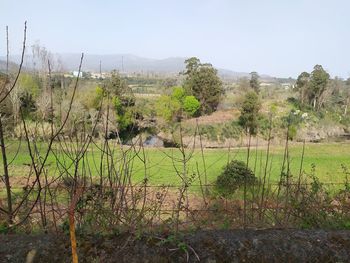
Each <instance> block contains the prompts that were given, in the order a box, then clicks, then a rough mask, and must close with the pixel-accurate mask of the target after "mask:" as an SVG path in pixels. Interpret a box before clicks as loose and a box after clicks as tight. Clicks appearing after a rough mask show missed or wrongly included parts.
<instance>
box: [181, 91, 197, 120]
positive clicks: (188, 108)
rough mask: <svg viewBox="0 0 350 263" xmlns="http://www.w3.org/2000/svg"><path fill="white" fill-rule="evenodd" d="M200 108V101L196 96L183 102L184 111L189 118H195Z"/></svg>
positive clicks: (188, 97)
mask: <svg viewBox="0 0 350 263" xmlns="http://www.w3.org/2000/svg"><path fill="white" fill-rule="evenodd" d="M199 108H200V103H199V101H198V100H197V99H196V98H195V97H194V96H186V97H185V98H184V100H183V109H184V111H185V112H186V113H187V114H188V115H189V116H194V115H195V114H196V112H197V111H198V110H199Z"/></svg>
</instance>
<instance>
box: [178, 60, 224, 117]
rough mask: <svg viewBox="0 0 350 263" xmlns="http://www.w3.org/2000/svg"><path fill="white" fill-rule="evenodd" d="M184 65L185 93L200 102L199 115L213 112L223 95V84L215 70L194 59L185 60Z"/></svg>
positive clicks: (209, 65)
mask: <svg viewBox="0 0 350 263" xmlns="http://www.w3.org/2000/svg"><path fill="white" fill-rule="evenodd" d="M185 64H186V71H185V72H184V75H185V76H186V79H185V83H184V87H185V90H186V93H187V94H189V95H193V96H194V97H196V99H197V100H198V101H199V102H200V110H199V112H200V114H210V113H212V112H214V111H215V110H216V109H217V107H218V105H219V103H220V102H221V100H222V96H223V94H224V88H223V84H222V82H221V80H220V78H219V77H218V75H217V70H216V69H215V68H213V66H212V65H211V64H202V63H201V62H200V60H199V59H198V58H196V57H192V58H189V59H187V60H186V61H185Z"/></svg>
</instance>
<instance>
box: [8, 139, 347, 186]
mask: <svg viewBox="0 0 350 263" xmlns="http://www.w3.org/2000/svg"><path fill="white" fill-rule="evenodd" d="M40 147H42V149H40ZM40 147H39V148H38V151H41V152H44V149H46V148H45V147H46V145H44V144H43V145H41V146H40ZM69 147H70V146H69ZM98 147H100V146H99V145H98V144H95V145H91V146H90V147H89V149H88V152H87V154H86V157H84V159H83V160H82V161H84V162H85V164H87V165H86V167H89V168H88V170H89V172H88V174H90V175H91V176H92V177H96V176H98V174H99V171H100V169H101V167H100V160H101V151H100V150H99V148H98ZM110 147H111V149H112V151H114V153H113V160H114V161H115V167H116V168H115V169H116V171H118V170H119V171H120V169H121V168H120V167H121V165H120V164H121V162H122V161H123V158H122V154H121V153H122V152H121V150H120V146H119V145H117V144H115V143H114V142H113V141H111V142H110ZM123 147H124V151H125V150H126V149H128V147H127V146H123ZM56 148H57V145H54V147H53V149H54V151H56V150H55V149H56ZM302 148H303V145H302V144H301V143H293V144H290V145H289V160H290V162H289V167H290V171H291V174H292V176H293V177H294V178H297V177H298V175H299V171H300V164H301V156H302ZM57 149H58V148H57ZM7 150H8V159H9V162H10V165H9V171H10V176H11V177H12V178H16V179H14V180H13V186H14V187H16V182H18V181H21V180H19V179H20V178H21V177H22V176H23V177H25V176H26V175H27V174H28V171H29V165H28V164H30V162H31V161H30V156H29V154H28V150H27V146H26V143H25V142H22V143H21V145H19V142H18V141H12V142H9V143H8V149H7ZM137 151H138V155H136V153H135V152H137ZM70 152H72V150H71V149H70ZM67 153H68V151H66V152H65V153H63V151H62V150H61V149H60V150H57V151H56V154H57V156H58V158H59V159H60V162H62V163H65V165H68V166H69V164H70V163H71V162H72V160H71V159H69V158H68V157H67V156H68V155H67ZM186 153H187V155H188V156H189V155H190V154H191V149H186ZM143 154H144V156H146V165H144V163H143V161H142V159H143ZM126 156H128V158H127V159H128V167H129V168H128V170H129V171H130V174H131V180H132V181H133V182H134V183H138V182H141V181H142V180H143V179H144V177H145V174H146V175H147V178H148V182H149V184H150V185H161V184H167V185H168V184H173V185H176V184H179V183H180V178H179V176H178V175H177V174H176V171H175V169H174V166H175V167H176V168H177V169H178V170H179V171H182V169H183V164H182V163H181V161H180V159H181V153H180V151H179V149H175V148H144V153H143V150H142V149H136V150H135V149H134V150H131V149H130V148H129V151H126ZM203 157H204V158H203ZM283 157H284V146H271V148H270V155H269V163H268V169H267V178H268V179H269V180H270V182H272V183H273V182H277V181H278V178H279V176H280V173H281V167H282V163H283ZM103 158H104V160H105V158H106V157H105V156H104V157H103ZM203 159H204V160H205V167H206V175H207V182H208V184H211V183H214V182H215V179H216V177H217V176H218V175H219V174H220V172H221V171H222V168H223V167H224V166H225V164H226V163H227V162H228V161H229V160H233V159H237V160H242V161H246V159H247V149H246V148H244V147H242V148H232V149H204V150H203V155H202V153H201V150H200V149H196V150H194V151H193V154H192V155H191V158H190V159H189V161H188V163H187V164H186V167H187V171H188V174H189V175H191V174H195V175H198V174H201V179H202V182H203V183H204V177H205V176H204V164H203ZM103 163H104V165H106V162H105V161H103ZM265 163H266V147H258V148H257V149H256V148H255V147H254V146H252V148H251V151H250V160H249V166H250V167H251V169H252V170H253V171H255V174H256V176H257V177H262V176H263V175H264V170H265ZM47 165H48V166H47V167H48V176H50V175H53V174H54V175H55V176H57V174H58V173H59V171H60V170H59V166H60V165H58V164H57V162H56V159H55V158H54V156H53V154H50V155H49V158H48V162H47ZM286 165H287V164H286ZM313 165H314V166H315V175H316V176H317V177H318V178H319V179H320V181H321V182H326V183H329V182H332V183H333V182H334V183H343V182H344V181H345V176H346V175H345V173H344V171H343V168H342V165H345V166H346V167H349V168H350V143H345V142H344V143H318V144H315V143H309V144H306V145H305V155H304V161H303V164H302V170H303V171H305V173H307V174H310V173H311V172H312V167H313ZM124 167H125V166H124ZM104 169H106V168H105V166H104V167H102V170H104ZM61 172H62V170H61ZM195 178H196V179H195V180H194V181H193V183H192V184H199V181H198V176H195Z"/></svg>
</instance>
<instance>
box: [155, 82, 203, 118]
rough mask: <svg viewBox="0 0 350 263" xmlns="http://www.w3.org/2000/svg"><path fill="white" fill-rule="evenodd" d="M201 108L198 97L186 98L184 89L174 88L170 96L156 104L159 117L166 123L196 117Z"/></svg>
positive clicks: (160, 99)
mask: <svg viewBox="0 0 350 263" xmlns="http://www.w3.org/2000/svg"><path fill="white" fill-rule="evenodd" d="M199 108H200V102H199V101H198V100H197V99H196V97H194V96H192V95H190V96H186V91H185V90H184V88H182V87H174V88H173V92H172V94H171V95H170V96H166V95H164V96H161V97H160V98H159V100H158V101H157V104H156V109H157V112H158V115H159V116H161V117H162V118H163V119H165V120H166V121H169V122H171V121H179V120H181V119H182V118H183V117H184V113H185V114H186V115H187V116H190V117H192V116H194V115H195V114H196V113H197V112H198V110H199Z"/></svg>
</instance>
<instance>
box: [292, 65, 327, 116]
mask: <svg viewBox="0 0 350 263" xmlns="http://www.w3.org/2000/svg"><path fill="white" fill-rule="evenodd" d="M329 79H330V76H329V74H328V73H327V72H326V71H325V70H324V69H323V67H322V66H321V65H315V66H314V69H313V71H312V72H311V74H309V73H307V72H302V73H301V74H300V75H299V76H298V79H297V82H296V88H295V89H296V91H298V92H299V99H300V101H301V103H302V104H304V103H307V104H308V105H311V106H312V107H313V108H314V109H315V110H320V108H321V107H322V106H323V105H324V102H325V99H326V98H325V94H326V90H327V87H328V84H329Z"/></svg>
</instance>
